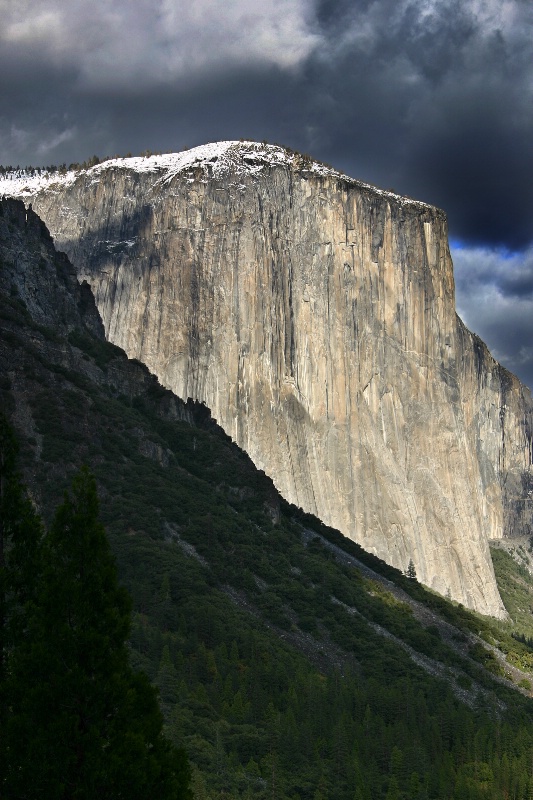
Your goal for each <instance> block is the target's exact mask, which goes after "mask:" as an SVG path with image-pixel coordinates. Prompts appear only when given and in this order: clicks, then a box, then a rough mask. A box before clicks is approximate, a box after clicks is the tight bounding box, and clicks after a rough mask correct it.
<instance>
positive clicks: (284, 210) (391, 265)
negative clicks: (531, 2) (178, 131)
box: [0, 142, 533, 616]
mask: <svg viewBox="0 0 533 800" xmlns="http://www.w3.org/2000/svg"><path fill="white" fill-rule="evenodd" d="M2 192H4V193H9V194H14V195H16V196H18V197H23V198H25V199H26V200H28V199H31V201H32V203H33V207H34V208H35V210H36V211H37V212H38V213H39V214H40V216H41V217H42V218H43V219H44V220H45V222H46V224H47V225H48V227H49V228H50V230H51V232H52V234H53V236H54V238H55V241H56V245H57V246H58V247H60V248H61V249H64V250H65V251H66V252H67V253H68V255H69V257H70V259H71V261H72V262H73V263H74V264H75V265H76V268H77V269H78V274H79V277H80V279H85V280H87V281H88V283H89V284H90V285H91V287H92V289H93V292H94V294H95V298H96V303H97V306H98V309H99V311H100V313H101V316H102V319H103V323H104V327H105V331H106V335H107V337H108V338H109V339H110V340H111V341H112V342H114V343H115V344H117V345H119V346H120V347H122V348H124V350H125V351H126V352H127V354H128V355H129V356H130V357H134V358H137V359H139V360H140V361H142V362H144V363H145V364H146V365H147V366H148V367H149V369H150V370H151V371H153V372H154V373H155V374H156V375H157V376H158V378H159V380H160V381H161V382H162V383H163V384H164V385H166V386H168V387H169V388H171V389H172V390H173V391H174V392H175V393H176V394H177V395H179V396H180V397H183V398H184V399H187V398H188V397H191V398H193V399H196V400H200V401H203V402H204V403H206V404H207V405H208V406H209V407H210V408H211V409H212V413H213V416H214V417H215V418H216V419H217V421H218V422H219V423H220V424H221V425H222V427H223V428H224V429H225V430H226V432H227V433H229V434H230V435H231V436H232V438H233V439H234V440H235V441H236V442H237V443H238V444H239V445H240V446H241V447H242V448H244V449H245V450H246V451H247V452H248V453H249V455H250V456H251V457H252V459H253V461H254V462H255V463H256V465H257V466H258V467H260V468H261V469H263V470H265V472H266V473H267V474H269V475H270V476H271V477H272V478H273V480H274V482H275V484H276V486H277V488H278V489H279V490H280V492H281V493H282V494H283V495H284V496H285V497H286V498H287V500H289V501H290V502H292V503H295V504H296V505H298V506H301V507H302V508H303V509H305V510H306V511H309V512H312V513H313V514H316V515H317V516H318V517H320V518H321V519H322V520H323V521H324V522H325V523H326V524H328V525H330V526H332V527H335V528H338V529H339V530H341V531H342V532H343V533H344V534H345V535H346V536H349V537H351V538H353V539H355V540H356V541H358V542H359V543H360V544H361V545H362V546H363V547H364V548H366V549H367V550H369V551H371V552H373V553H375V554H376V555H378V556H379V557H381V558H383V559H384V560H386V561H387V562H389V563H390V564H392V565H394V566H396V567H399V568H400V569H406V568H407V565H408V563H409V561H410V560H412V561H413V563H414V565H415V567H416V572H417V576H418V578H419V579H420V580H421V581H422V582H423V583H425V584H427V585H428V586H430V587H433V588H434V589H435V590H437V591H439V592H440V593H442V594H445V595H446V594H447V595H449V596H451V597H452V598H454V599H456V600H458V601H460V602H462V603H463V604H464V605H466V606H468V607H471V608H475V609H477V610H478V611H480V612H482V613H485V614H491V615H494V616H502V615H503V614H504V613H505V612H504V609H503V605H502V603H501V600H500V597H499V594H498V591H497V588H496V582H495V579H494V573H493V569H492V563H491V559H490V554H489V547H488V540H489V539H491V538H499V537H502V536H504V535H513V534H515V533H516V534H519V535H524V534H530V533H531V522H532V511H533V504H532V499H531V498H532V490H533V474H532V430H533V406H532V402H531V395H530V393H529V390H528V389H526V387H524V386H523V385H522V384H521V383H520V382H519V381H518V379H517V378H515V377H514V376H513V375H511V374H510V373H509V372H507V371H506V370H504V369H503V368H502V367H501V366H500V365H499V364H497V362H495V361H494V359H492V357H491V356H490V354H489V352H488V350H487V348H486V347H485V346H484V345H483V343H482V342H481V341H480V340H479V339H478V337H476V336H474V335H473V334H471V333H470V332H469V331H468V330H467V329H466V328H465V326H464V325H463V323H462V322H461V320H460V319H459V318H458V317H457V315H456V313H455V297H454V280H453V266H452V262H451V258H450V253H449V248H448V242H447V222H446V218H445V215H444V213H443V212H442V211H440V210H438V209H436V208H433V207H431V206H428V205H426V204H423V203H418V202H416V201H412V200H409V199H406V198H402V197H399V196H397V195H395V194H393V193H390V192H383V191H381V190H378V189H376V188H375V187H371V186H368V185H366V184H362V183H360V182H357V181H355V180H352V179H350V178H348V177H347V176H345V175H341V174H339V173H337V172H335V171H334V170H332V169H330V168H329V167H326V166H324V165H321V164H318V163H316V162H313V161H311V160H309V159H306V158H303V157H301V156H300V155H298V154H294V153H292V152H290V151H286V150H284V149H283V148H278V147H275V146H269V145H260V144H255V143H251V142H222V143H218V144H215V145H207V146H204V147H201V148H196V149H195V150H191V151H187V152H185V153H177V154H172V155H166V156H152V157H150V158H143V159H140V158H139V159H137V158H133V159H115V160H112V161H108V162H105V163H103V164H100V165H97V166H96V167H93V168H92V169H90V170H87V171H81V172H77V173H66V174H64V175H59V174H57V175H52V176H48V177H45V178H43V177H37V178H29V177H25V176H18V177H16V176H12V177H11V179H9V178H7V179H5V180H4V181H2V182H0V193H2Z"/></svg>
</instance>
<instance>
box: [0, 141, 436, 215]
mask: <svg viewBox="0 0 533 800" xmlns="http://www.w3.org/2000/svg"><path fill="white" fill-rule="evenodd" d="M279 166H287V167H290V168H292V169H295V170H298V171H299V172H301V173H302V174H304V175H305V174H310V175H316V176H319V177H331V178H334V179H337V180H341V181H343V182H344V183H348V184H350V185H353V186H357V187H359V188H361V189H365V190H368V191H371V192H372V193H374V194H377V195H379V196H382V197H386V198H390V199H394V201H395V202H397V203H401V204H407V205H417V206H424V207H430V206H428V204H427V203H422V202H420V201H417V200H412V199H410V198H406V197H402V196H401V195H397V194H396V193H395V192H391V191H385V190H383V189H378V188H377V187H375V186H372V185H371V184H368V183H362V182H361V181H357V180H355V179H354V178H350V176H348V175H345V174H344V173H342V172H338V171H337V170H335V169H333V168H332V167H330V166H328V165H326V164H322V163H320V162H319V161H314V160H313V159H311V158H310V157H309V156H302V155H301V154H300V153H296V152H294V151H293V150H290V149H285V148H283V147H279V146H278V145H271V144H266V143H264V142H263V143H260V142H251V141H242V142H241V141H225V142H214V143H211V144H204V145H201V146H200V147H194V148H192V150H185V151H183V152H180V153H165V154H163V155H153V156H137V157H132V158H112V159H109V160H108V161H103V162H102V163H101V164H97V165H96V166H94V167H91V168H90V169H87V170H81V169H80V170H68V171H67V172H59V171H57V172H53V173H50V172H47V171H42V172H36V173H34V174H29V173H26V172H25V171H23V170H19V171H16V172H11V173H6V174H4V175H2V176H0V196H1V195H3V194H6V195H14V196H16V197H20V198H31V197H32V196H35V195H37V194H38V193H39V192H41V191H44V190H46V191H48V192H50V191H52V192H53V191H54V189H57V190H59V189H61V188H64V187H65V186H70V185H71V184H73V183H74V182H75V181H76V179H77V178H78V177H80V176H82V175H85V176H86V177H87V178H88V179H89V185H90V186H92V185H94V184H96V183H98V182H99V180H100V178H101V176H102V175H103V174H104V173H106V172H108V171H109V170H127V171H130V172H135V173H138V174H146V173H149V174H153V175H154V176H156V181H155V183H154V186H157V185H158V184H160V185H165V184H168V183H170V182H171V181H172V180H173V178H175V177H176V176H178V175H180V174H182V173H183V174H184V175H185V180H186V181H187V183H194V182H196V181H198V180H199V179H200V178H204V182H205V177H206V176H209V177H212V178H220V177H223V176H224V175H228V174H230V175H231V176H235V178H237V179H239V178H243V177H245V176H248V177H249V176H250V175H251V176H256V175H260V174H261V173H263V172H264V171H265V170H268V169H271V168H273V167H279ZM199 173H201V174H199ZM230 185H231V186H233V187H236V188H238V189H241V188H245V185H244V184H242V183H240V182H239V181H238V180H237V181H234V182H232V184H230Z"/></svg>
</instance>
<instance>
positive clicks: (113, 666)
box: [2, 469, 190, 800]
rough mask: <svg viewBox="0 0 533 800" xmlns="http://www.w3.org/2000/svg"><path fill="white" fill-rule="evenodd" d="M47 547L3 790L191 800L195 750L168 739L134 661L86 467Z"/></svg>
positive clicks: (19, 652)
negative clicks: (189, 753)
mask: <svg viewBox="0 0 533 800" xmlns="http://www.w3.org/2000/svg"><path fill="white" fill-rule="evenodd" d="M42 550H43V552H42V570H41V575H40V578H39V581H38V585H37V588H36V590H35V597H36V602H35V603H34V604H29V605H28V607H27V613H26V622H25V624H26V631H25V636H24V637H23V638H22V639H21V640H20V641H15V642H14V643H13V648H12V651H11V653H10V675H9V676H8V679H7V681H6V686H7V694H8V697H9V707H10V714H9V716H8V719H7V725H6V728H5V733H6V739H7V743H8V747H9V751H8V759H7V763H6V765H5V775H4V787H3V788H4V791H3V792H2V796H3V797H4V796H5V797H7V798H10V800H11V798H13V800H14V799H15V798H25V800H26V799H27V800H33V798H35V799H36V798H43V797H46V798H47V799H48V800H56V798H57V800H74V799H75V800H93V798H95V797H98V798H99V800H106V799H107V798H109V800H119V799H120V798H128V800H136V799H137V798H139V800H140V798H146V797H150V796H153V797H158V798H160V799H161V800H166V798H169V800H170V798H172V800H177V799H180V800H186V799H187V798H189V796H190V794H189V789H188V783H189V773H188V765H187V760H186V757H185V755H184V753H182V752H179V751H176V750H174V749H173V748H172V747H171V746H170V744H169V743H168V742H167V741H166V740H165V739H164V738H163V736H162V716H161V712H160V710H159V706H158V703H157V696H156V694H155V691H154V690H153V689H152V687H151V686H150V684H149V683H148V679H147V678H146V676H144V675H142V674H136V673H134V672H133V671H132V669H131V667H130V666H129V663H128V652H127V647H126V637H127V635H128V632H129V624H130V601H129V598H128V596H127V594H126V592H125V591H124V590H123V589H122V588H120V587H119V585H118V581H117V573H116V567H115V564H114V560H113V557H112V555H111V552H110V548H109V544H108V541H107V537H106V534H105V530H104V528H103V526H102V525H101V524H100V522H99V521H98V499H97V493H96V483H95V481H94V478H93V477H92V476H91V475H90V474H89V472H88V471H87V470H86V469H83V470H82V471H81V472H80V473H79V474H78V475H77V476H76V478H75V479H74V481H73V484H72V491H71V494H70V495H68V494H67V495H65V500H64V503H63V504H62V505H61V506H60V507H59V508H58V510H57V512H56V515H55V519H54V522H53V524H52V526H51V529H50V531H49V534H48V536H47V537H46V539H45V543H44V545H43V548H42Z"/></svg>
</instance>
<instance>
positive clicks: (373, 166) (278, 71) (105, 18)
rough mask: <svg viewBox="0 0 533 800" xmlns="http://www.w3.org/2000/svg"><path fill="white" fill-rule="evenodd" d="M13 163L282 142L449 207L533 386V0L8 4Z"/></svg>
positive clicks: (472, 294) (1, 59)
mask: <svg viewBox="0 0 533 800" xmlns="http://www.w3.org/2000/svg"><path fill="white" fill-rule="evenodd" d="M0 20H1V26H0V163H2V164H4V165H8V164H12V165H17V164H20V165H24V164H33V165H47V164H52V163H53V164H60V163H63V162H66V163H67V165H68V164H69V163H70V162H71V161H83V160H85V159H86V158H88V157H89V156H91V155H93V154H97V155H99V156H100V157H103V156H105V155H115V154H120V155H125V154H126V153H128V152H131V153H132V154H138V153H141V152H143V151H145V150H147V149H150V150H152V151H163V152H165V151H171V150H177V149H183V148H184V147H193V146H195V145H198V144H203V143H205V142H210V141H216V140H219V139H239V138H248V139H258V140H263V139H266V140H268V141H269V142H278V143H281V144H286V145H289V146H291V147H294V148H296V149H298V150H301V151H303V152H308V153H310V154H311V155H313V156H316V157H318V158H320V159H322V160H324V161H327V162H329V163H331V164H332V165H333V166H335V167H336V168H338V169H340V170H343V171H345V172H347V173H348V174H350V175H352V176H353V177H356V178H360V179H362V180H366V181H369V182H371V183H375V184H377V185H379V186H382V187H384V188H392V189H394V190H396V191H398V192H401V193H402V194H407V195H410V196H412V197H416V198H418V199H420V200H424V201H426V202H429V203H433V204H435V205H437V206H440V207H441V208H444V209H445V211H446V212H447V214H448V219H449V225H450V238H451V242H452V253H453V256H454V263H455V267H456V282H457V302H458V309H459V312H460V314H461V316H462V317H463V319H464V320H465V321H466V322H467V324H468V325H469V327H470V328H472V329H473V330H475V331H476V332H477V333H479V334H480V335H481V336H482V338H483V339H484V340H485V341H486V342H487V343H488V344H489V346H490V347H491V349H492V351H493V353H494V354H495V355H496V357H497V358H499V359H500V360H501V361H502V362H503V363H504V364H505V365H506V366H508V367H509V368H510V369H512V370H513V371H514V372H516V373H517V374H518V375H519V376H520V377H521V378H522V380H523V381H524V382H526V383H527V384H528V385H529V386H531V387H533V208H532V205H533V204H532V196H533V3H532V2H531V0H373V1H372V0H260V1H259V0H90V2H89V1H88V0H37V1H36V0H0Z"/></svg>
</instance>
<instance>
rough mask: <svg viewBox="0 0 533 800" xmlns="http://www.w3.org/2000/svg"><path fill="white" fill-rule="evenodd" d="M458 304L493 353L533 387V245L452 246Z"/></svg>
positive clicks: (460, 310) (462, 313) (461, 314)
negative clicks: (518, 248) (514, 248)
mask: <svg viewBox="0 0 533 800" xmlns="http://www.w3.org/2000/svg"><path fill="white" fill-rule="evenodd" d="M452 257H453V261H454V269H455V282H456V296H457V310H458V313H459V315H460V316H461V318H462V319H463V320H464V322H465V323H466V324H467V325H468V327H469V328H470V329H471V330H473V331H475V332H476V333H477V334H479V335H480V336H481V338H482V339H483V340H484V341H485V342H486V343H487V344H488V346H489V348H490V349H491V351H492V354H493V355H494V357H495V358H496V359H497V360H498V361H500V362H501V363H502V364H503V365H504V366H506V367H507V368H508V369H510V370H511V371H512V372H514V373H515V374H516V375H518V377H519V378H520V379H521V380H522V381H523V382H524V383H525V384H526V385H527V386H529V387H533V247H530V248H528V250H526V251H525V252H524V253H508V252H505V251H501V250H500V251H498V250H495V249H491V248H487V247H477V248H461V247H452Z"/></svg>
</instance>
